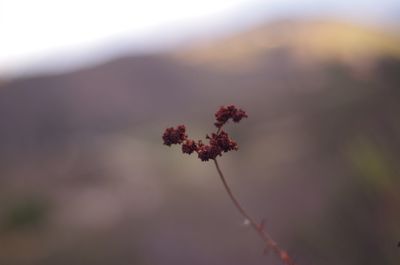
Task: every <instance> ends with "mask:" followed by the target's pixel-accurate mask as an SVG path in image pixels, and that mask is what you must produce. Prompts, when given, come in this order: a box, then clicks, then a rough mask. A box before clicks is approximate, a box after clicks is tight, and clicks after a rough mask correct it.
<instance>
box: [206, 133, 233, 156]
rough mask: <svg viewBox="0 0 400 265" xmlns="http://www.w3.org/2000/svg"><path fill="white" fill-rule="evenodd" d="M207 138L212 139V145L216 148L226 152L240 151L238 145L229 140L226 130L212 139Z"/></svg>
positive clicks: (214, 134)
mask: <svg viewBox="0 0 400 265" xmlns="http://www.w3.org/2000/svg"><path fill="white" fill-rule="evenodd" d="M207 138H208V139H210V145H212V146H216V147H218V148H219V149H221V150H222V151H224V152H228V151H231V150H237V149H238V146H237V143H236V142H235V141H233V140H232V139H231V138H229V135H228V134H227V133H226V132H225V131H224V130H221V131H220V132H219V133H218V134H216V133H213V134H212V135H211V137H209V136H207Z"/></svg>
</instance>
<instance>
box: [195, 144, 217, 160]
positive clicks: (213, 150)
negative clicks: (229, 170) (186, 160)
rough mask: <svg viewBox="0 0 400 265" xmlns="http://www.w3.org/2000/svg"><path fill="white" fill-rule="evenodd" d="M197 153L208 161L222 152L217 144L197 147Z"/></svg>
mask: <svg viewBox="0 0 400 265" xmlns="http://www.w3.org/2000/svg"><path fill="white" fill-rule="evenodd" d="M197 154H198V157H199V158H200V159H201V161H208V160H210V159H215V158H216V157H217V156H220V155H221V154H222V153H221V149H219V148H218V147H217V146H212V145H202V146H200V147H199V148H198V149H197Z"/></svg>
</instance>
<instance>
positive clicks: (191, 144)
mask: <svg viewBox="0 0 400 265" xmlns="http://www.w3.org/2000/svg"><path fill="white" fill-rule="evenodd" d="M195 151H197V144H196V142H195V141H193V140H191V139H186V140H185V141H183V144H182V153H184V154H189V155H190V154H191V153H193V152H195Z"/></svg>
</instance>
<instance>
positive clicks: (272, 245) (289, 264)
mask: <svg viewBox="0 0 400 265" xmlns="http://www.w3.org/2000/svg"><path fill="white" fill-rule="evenodd" d="M214 164H215V167H216V168H217V171H218V174H219V176H220V179H221V181H222V184H223V185H224V188H225V190H226V192H227V193H228V195H229V197H230V199H231V200H232V202H233V204H234V205H235V207H236V209H237V210H238V211H239V212H240V214H241V215H242V216H243V217H244V218H245V219H246V220H248V221H249V222H250V225H251V227H252V228H253V229H254V230H255V231H256V232H257V233H258V235H259V236H260V237H261V239H262V240H263V241H264V243H265V245H266V246H265V248H266V250H268V249H270V250H272V251H273V252H274V253H275V254H276V255H277V256H278V257H279V258H280V259H281V261H282V262H283V264H285V265H295V263H294V261H293V259H292V258H291V257H289V255H288V253H287V252H286V251H285V250H283V249H281V248H280V247H279V246H278V244H277V243H276V242H275V241H274V240H273V239H272V238H271V236H270V235H269V234H268V233H267V231H265V227H264V223H263V222H260V223H258V222H256V221H255V220H254V219H253V218H252V217H251V216H250V215H249V214H248V213H247V212H246V210H245V209H244V208H243V206H242V205H241V204H240V203H239V201H238V200H237V199H236V197H235V195H234V194H233V192H232V190H231V188H230V187H229V185H228V183H227V181H226V179H225V177H224V174H223V173H222V171H221V168H220V167H219V165H218V161H217V159H216V158H215V159H214Z"/></svg>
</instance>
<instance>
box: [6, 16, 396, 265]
mask: <svg viewBox="0 0 400 265" xmlns="http://www.w3.org/2000/svg"><path fill="white" fill-rule="evenodd" d="M399 88H400V34H399V32H396V31H383V30H381V29H378V28H371V27H366V26H361V25H354V24H349V23H344V22H337V21H295V20H293V21H292V20H290V21H289V20H288V21H280V22H275V23H270V24H266V25H260V26H258V27H256V28H254V29H252V30H248V31H246V32H243V33H240V34H235V35H232V36H227V37H224V38H221V39H218V40H212V41H211V40H210V41H202V42H198V43H193V44H192V45H190V46H185V47H182V48H181V49H179V50H174V51H171V52H166V53H160V54H152V55H142V56H132V57H123V58H119V59H116V60H113V61H110V62H107V63H105V64H102V65H98V66H95V67H90V68H86V69H81V70H77V71H74V72H70V73H65V74H59V75H42V76H35V77H29V78H20V79H15V80H5V79H4V80H3V81H2V82H0V264H6V265H25V264H26V265H28V264H30V265H36V264H38V265H39V264H58V265H63V264H65V265H67V264H68V265H69V264H76V265H80V264H82V265H84V264H116V265H119V264H120V265H126V264H132V265H153V264H154V265H158V264H160V265H161V264H192V265H196V264H199V265H200V264H209V265H212V264H215V265H223V264H230V265H235V264H237V265H242V264H254V265H257V264H260V265H261V264H279V261H278V260H277V259H276V257H274V256H273V255H267V256H262V250H263V246H262V244H261V243H262V242H261V241H260V240H259V238H258V237H257V236H256V234H255V233H254V231H252V230H251V229H250V228H249V227H246V226H245V225H244V224H243V221H244V220H242V219H241V217H240V215H239V214H238V213H237V212H236V209H234V207H233V205H232V204H231V202H230V201H229V198H228V197H227V194H225V192H224V190H223V188H222V185H221V183H220V180H219V179H218V175H217V172H216V170H215V168H214V167H213V164H212V163H204V162H201V161H200V160H198V159H197V158H196V157H194V156H187V155H183V154H181V152H180V150H179V149H178V148H175V147H171V148H168V147H166V146H163V145H162V140H161V134H162V132H163V131H164V129H165V128H166V127H167V126H173V125H177V124H183V123H184V124H186V125H187V127H188V130H189V134H190V135H191V136H193V137H194V138H204V136H205V134H207V133H209V132H211V131H213V130H214V128H213V125H212V123H213V114H214V112H215V111H216V110H217V108H218V107H219V106H220V105H225V104H231V103H232V104H235V105H237V106H240V107H241V108H243V109H245V110H246V111H247V112H248V115H249V118H248V119H247V120H244V121H243V122H241V123H240V124H238V125H236V124H229V125H228V127H227V129H228V130H229V132H230V133H231V134H232V136H233V137H234V138H235V139H236V140H237V142H238V143H239V148H240V149H239V151H238V152H231V153H229V154H227V155H225V156H224V157H222V158H221V159H220V165H221V167H222V169H223V170H224V171H225V174H226V175H227V178H228V181H229V182H230V183H231V185H232V189H233V190H234V192H235V193H236V194H237V196H238V198H239V199H240V200H241V201H242V203H243V205H244V206H245V207H247V208H248V209H249V211H250V212H251V213H252V214H253V215H254V216H256V217H257V218H259V219H261V218H265V219H266V227H267V229H268V230H269V231H270V233H271V235H272V236H273V237H274V238H275V239H276V241H278V242H279V243H280V245H281V246H282V247H283V248H285V249H287V250H288V251H289V252H290V253H291V254H292V256H294V258H295V260H296V261H297V262H298V264H300V265H310V264H324V265H336V264H348V265H356V264H363V265H368V264H371V265H376V264H387V265H391V264H393V265H395V264H399V262H400V250H399V248H397V247H396V246H397V242H398V241H399V240H400V193H399V190H400V189H399V184H400V178H399V173H400V161H399V157H400V118H399V117H400V104H399V103H400V90H399Z"/></svg>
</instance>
